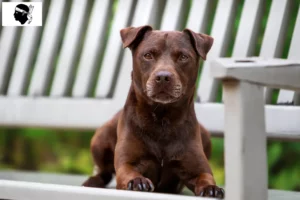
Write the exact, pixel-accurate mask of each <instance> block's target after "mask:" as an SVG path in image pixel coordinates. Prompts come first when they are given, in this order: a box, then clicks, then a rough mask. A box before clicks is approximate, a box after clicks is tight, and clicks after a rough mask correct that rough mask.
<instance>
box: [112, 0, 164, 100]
mask: <svg viewBox="0 0 300 200" xmlns="http://www.w3.org/2000/svg"><path fill="white" fill-rule="evenodd" d="M144 2H145V1H138V2H137V5H136V9H135V13H134V16H133V19H132V23H131V25H130V26H133V27H137V26H142V25H145V24H154V21H153V20H154V18H153V17H152V13H153V12H155V10H156V9H157V6H159V4H158V1H155V2H152V1H148V4H147V5H148V6H147V7H146V6H145V4H144ZM131 71H132V56H131V52H130V50H129V49H126V50H125V52H124V55H123V58H122V62H121V68H120V73H119V76H118V79H117V84H116V90H115V93H114V99H115V101H117V102H118V104H120V105H124V103H125V100H126V97H127V94H128V90H129V87H130V83H131V76H130V73H131Z"/></svg>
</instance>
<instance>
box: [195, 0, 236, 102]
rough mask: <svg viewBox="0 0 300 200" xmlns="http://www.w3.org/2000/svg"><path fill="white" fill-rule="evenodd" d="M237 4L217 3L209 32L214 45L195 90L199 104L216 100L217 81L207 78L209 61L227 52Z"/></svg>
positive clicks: (233, 1) (226, 0)
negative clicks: (199, 100) (199, 99)
mask: <svg viewBox="0 0 300 200" xmlns="http://www.w3.org/2000/svg"><path fill="white" fill-rule="evenodd" d="M237 3H238V2H237V1H236V0H220V1H218V5H217V10H216V14H215V18H214V22H213V27H212V32H211V36H212V37H213V38H214V45H213V47H212V49H211V50H210V52H209V53H208V57H207V59H208V61H206V62H205V63H204V65H203V67H202V74H201V79H200V85H199V88H198V90H197V94H198V96H200V98H201V102H208V101H214V99H215V98H216V92H217V86H218V81H217V80H214V79H212V78H211V77H210V76H209V70H210V60H213V59H214V58H218V57H222V56H224V55H225V53H226V51H227V46H228V41H229V37H230V34H231V30H232V25H233V23H234V16H235V11H236V7H237Z"/></svg>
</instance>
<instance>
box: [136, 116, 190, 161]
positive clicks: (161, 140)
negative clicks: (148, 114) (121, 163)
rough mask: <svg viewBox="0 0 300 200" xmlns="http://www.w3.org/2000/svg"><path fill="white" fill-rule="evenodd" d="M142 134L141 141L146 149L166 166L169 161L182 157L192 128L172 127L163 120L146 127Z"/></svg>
mask: <svg viewBox="0 0 300 200" xmlns="http://www.w3.org/2000/svg"><path fill="white" fill-rule="evenodd" d="M142 132H143V135H142V136H141V139H142V140H143V141H144V144H145V146H146V149H147V150H148V152H149V153H150V154H151V155H153V156H155V157H156V159H157V161H158V162H159V163H160V165H161V166H164V165H165V164H166V163H168V161H171V160H174V159H175V160H176V159H177V158H178V157H180V155H181V154H182V152H183V151H184V149H185V148H186V147H185V145H186V144H187V143H188V142H187V140H188V135H189V132H190V128H189V127H186V126H184V125H182V126H178V125H177V126H174V125H173V126H172V124H171V123H170V122H169V121H168V120H167V119H163V120H161V121H156V122H155V123H153V124H151V125H150V126H148V127H144V129H143V131H142Z"/></svg>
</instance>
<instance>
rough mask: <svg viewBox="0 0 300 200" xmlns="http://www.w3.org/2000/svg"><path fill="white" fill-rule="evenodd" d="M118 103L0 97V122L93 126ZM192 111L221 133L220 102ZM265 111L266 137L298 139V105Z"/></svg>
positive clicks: (50, 126)
mask: <svg viewBox="0 0 300 200" xmlns="http://www.w3.org/2000/svg"><path fill="white" fill-rule="evenodd" d="M122 107H123V103H122V104H121V103H120V102H119V101H112V100H105V99H103V100H101V101H99V99H86V98H83V99H74V98H59V99H57V98H55V99H53V98H47V97H35V98H30V97H18V98H13V97H0V113H1V115H0V126H5V127H10V126H13V127H43V128H63V129H64V128H68V129H76V130H78V129H82V130H95V129H96V128H98V127H99V126H100V125H102V124H103V123H105V122H106V121H107V120H109V119H110V118H111V117H112V116H113V115H114V114H115V113H116V112H117V111H118V110H119V109H121V108H122ZM195 111H196V115H197V118H198V120H199V121H200V122H201V123H202V124H203V125H204V126H205V127H206V128H207V129H208V130H209V131H210V132H211V133H212V135H222V134H223V131H224V105H223V104H216V103H202V104H199V103H196V104H195ZM265 111H266V130H267V134H268V137H270V138H283V139H298V140H299V139H300V127H299V124H300V106H271V105H267V106H266V107H265ZM211 119H214V120H211ZM286 119H289V120H286Z"/></svg>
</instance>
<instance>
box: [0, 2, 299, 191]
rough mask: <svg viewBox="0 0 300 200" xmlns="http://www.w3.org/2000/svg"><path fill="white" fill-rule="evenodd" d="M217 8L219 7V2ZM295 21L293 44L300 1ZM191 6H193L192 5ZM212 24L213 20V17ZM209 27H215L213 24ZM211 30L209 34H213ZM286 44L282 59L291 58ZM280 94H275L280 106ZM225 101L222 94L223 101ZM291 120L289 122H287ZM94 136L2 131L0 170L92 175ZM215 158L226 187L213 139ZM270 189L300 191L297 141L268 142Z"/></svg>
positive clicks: (221, 159) (219, 178)
mask: <svg viewBox="0 0 300 200" xmlns="http://www.w3.org/2000/svg"><path fill="white" fill-rule="evenodd" d="M212 1H214V3H213V5H214V6H216V4H217V0H212ZM292 1H293V3H294V4H293V5H294V6H293V8H292V9H291V20H290V21H289V23H290V24H289V26H288V31H287V35H286V38H287V40H290V38H291V35H292V32H293V27H294V22H295V19H296V15H297V12H298V8H299V4H300V0H292ZM271 2H272V1H271V0H266V4H265V10H266V12H264V16H263V21H262V27H261V30H260V35H259V39H258V41H257V48H256V52H255V54H256V55H258V54H259V48H260V45H261V41H262V38H263V33H264V29H265V25H266V22H267V19H268V12H269V9H270V5H271ZM243 3H244V1H243V0H240V4H239V7H238V12H237V17H236V19H235V26H234V30H233V33H232V41H231V42H230V44H231V45H230V48H229V51H228V53H227V54H226V55H227V56H231V53H232V48H233V44H234V38H235V35H236V32H237V28H238V26H239V19H240V16H241V10H242V7H243ZM189 5H190V3H189ZM210 19H211V22H212V20H213V13H212V17H210ZM211 22H210V23H209V24H212V23H211ZM210 30H211V26H210V27H209V30H208V31H207V33H208V34H209V33H210ZM288 48H289V42H287V43H286V45H285V48H284V51H283V54H282V57H283V58H286V57H287V54H288ZM277 94H278V91H277V92H275V93H274V99H273V103H275V102H276V99H277ZM220 100H221V90H220V93H219V101H220ZM286 120H288V119H286ZM92 135H93V132H89V131H87V132H80V131H69V130H48V129H47V130H46V129H28V128H26V129H11V128H10V129H5V128H1V129H0V161H1V162H0V169H17V170H30V171H43V172H55V173H69V174H84V175H89V174H91V172H92V168H93V162H92V158H91V154H90V151H89V143H90V139H91V137H92ZM212 141H213V154H212V158H211V160H210V163H211V166H212V168H213V172H214V175H215V177H216V181H217V184H219V185H223V184H224V152H223V147H224V146H223V139H222V138H213V139H212ZM268 166H269V188H273V189H283V190H294V191H300V143H299V142H297V141H268Z"/></svg>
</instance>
